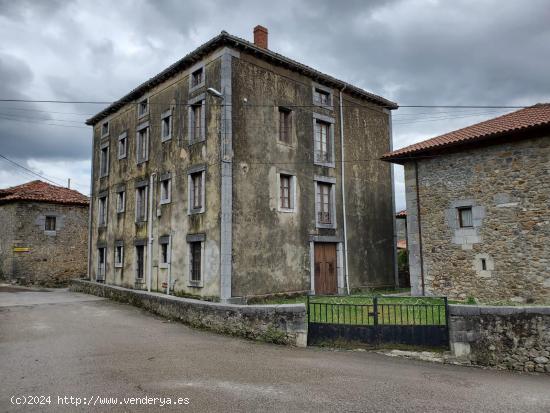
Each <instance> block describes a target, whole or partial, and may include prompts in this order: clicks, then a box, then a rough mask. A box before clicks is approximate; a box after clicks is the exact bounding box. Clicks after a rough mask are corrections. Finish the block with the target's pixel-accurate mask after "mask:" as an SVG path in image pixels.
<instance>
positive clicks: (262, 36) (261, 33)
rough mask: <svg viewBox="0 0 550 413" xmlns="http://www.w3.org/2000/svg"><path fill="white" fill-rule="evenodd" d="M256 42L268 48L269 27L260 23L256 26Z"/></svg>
mask: <svg viewBox="0 0 550 413" xmlns="http://www.w3.org/2000/svg"><path fill="white" fill-rule="evenodd" d="M254 44H255V45H256V46H258V47H261V48H263V49H267V28H265V27H264V26H260V25H258V26H256V27H254Z"/></svg>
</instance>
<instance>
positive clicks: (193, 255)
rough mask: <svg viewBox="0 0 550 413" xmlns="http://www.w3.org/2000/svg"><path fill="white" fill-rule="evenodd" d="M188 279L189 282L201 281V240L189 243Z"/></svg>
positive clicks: (198, 282) (197, 282)
mask: <svg viewBox="0 0 550 413" xmlns="http://www.w3.org/2000/svg"><path fill="white" fill-rule="evenodd" d="M189 261H190V262H189V268H190V271H189V281H190V284H200V283H201V282H202V242H201V241H195V242H190V243H189Z"/></svg>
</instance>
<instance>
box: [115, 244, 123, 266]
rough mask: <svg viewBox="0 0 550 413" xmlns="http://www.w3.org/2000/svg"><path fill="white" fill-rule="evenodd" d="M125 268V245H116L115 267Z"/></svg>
mask: <svg viewBox="0 0 550 413" xmlns="http://www.w3.org/2000/svg"><path fill="white" fill-rule="evenodd" d="M123 266H124V245H122V243H121V242H119V243H117V244H116V245H115V267H116V268H121V267H123Z"/></svg>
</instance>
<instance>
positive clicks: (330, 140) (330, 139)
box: [313, 113, 336, 168]
mask: <svg viewBox="0 0 550 413" xmlns="http://www.w3.org/2000/svg"><path fill="white" fill-rule="evenodd" d="M321 123H322V124H324V125H327V126H328V131H327V146H328V148H327V151H326V153H327V155H328V156H329V157H330V159H329V160H320V159H319V157H318V155H317V153H318V152H319V150H318V143H317V142H318V141H317V124H321ZM313 163H314V164H315V165H320V166H326V167H329V168H334V167H335V165H336V159H335V156H334V118H333V117H330V116H325V115H321V114H320V113H313Z"/></svg>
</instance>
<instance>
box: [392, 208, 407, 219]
mask: <svg viewBox="0 0 550 413" xmlns="http://www.w3.org/2000/svg"><path fill="white" fill-rule="evenodd" d="M395 217H396V218H407V210H406V209H404V210H403V211H399V212H397V213H396V214H395Z"/></svg>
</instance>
